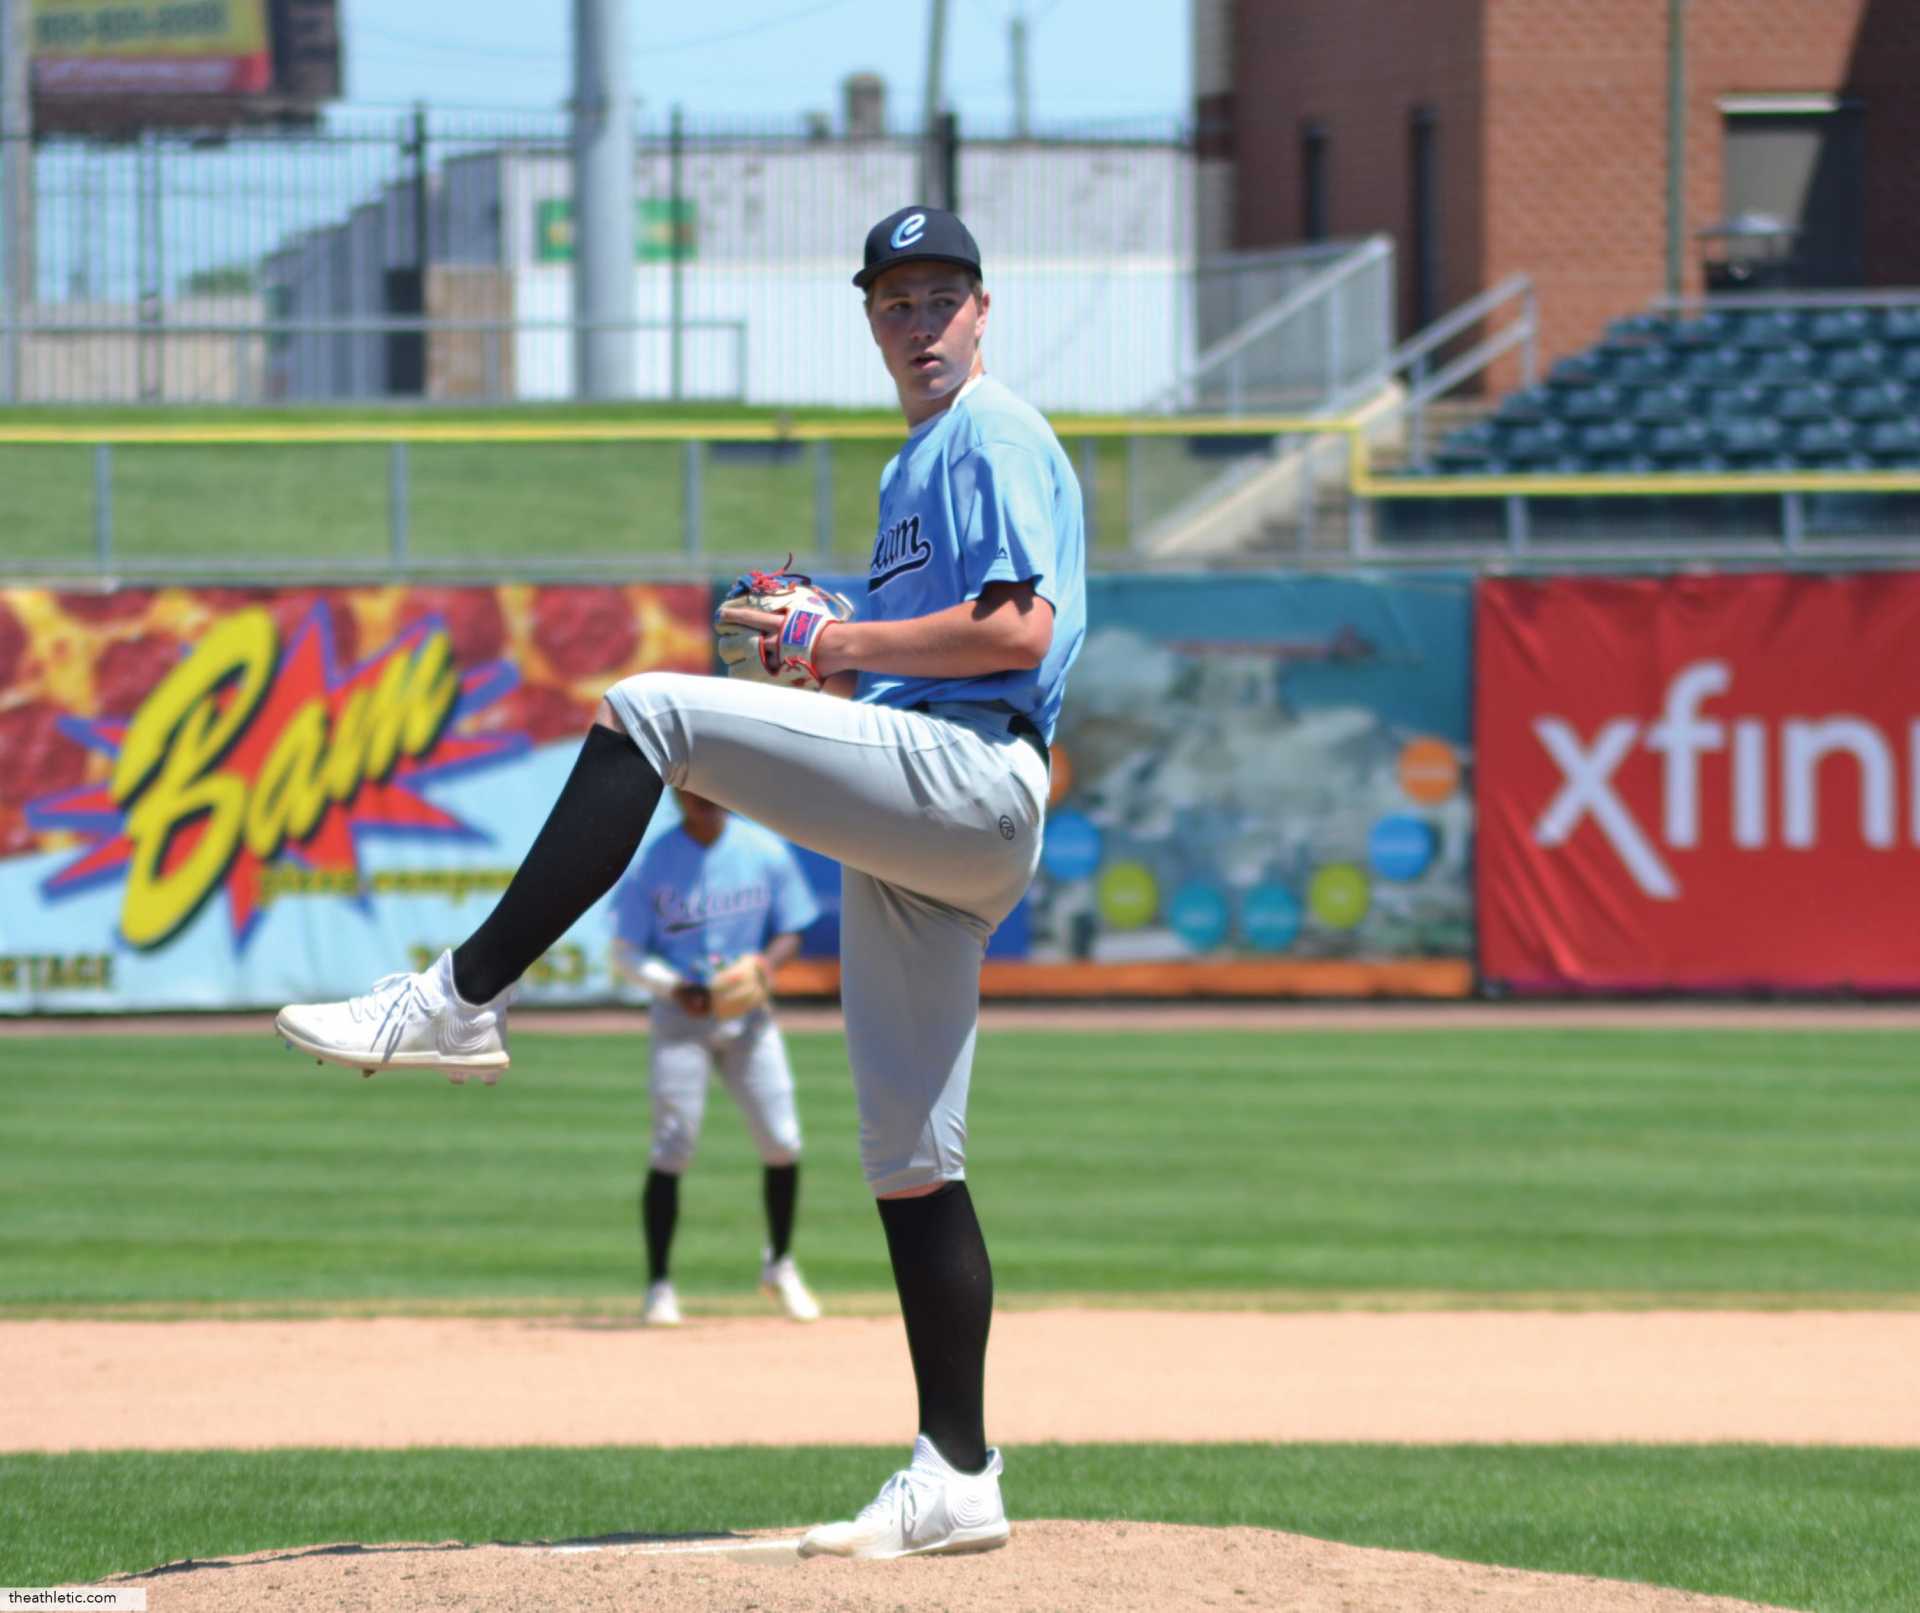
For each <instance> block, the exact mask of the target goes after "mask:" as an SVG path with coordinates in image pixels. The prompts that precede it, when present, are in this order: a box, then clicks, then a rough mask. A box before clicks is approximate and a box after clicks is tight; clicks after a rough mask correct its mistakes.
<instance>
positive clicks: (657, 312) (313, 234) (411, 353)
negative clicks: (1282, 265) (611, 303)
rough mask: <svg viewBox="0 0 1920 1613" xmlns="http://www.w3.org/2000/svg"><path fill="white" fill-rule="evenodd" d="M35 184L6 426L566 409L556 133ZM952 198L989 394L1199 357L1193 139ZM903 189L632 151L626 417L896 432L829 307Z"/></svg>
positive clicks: (379, 133)
mask: <svg viewBox="0 0 1920 1613" xmlns="http://www.w3.org/2000/svg"><path fill="white" fill-rule="evenodd" d="M29 166H30V170H31V190H32V200H31V205H30V207H29V209H28V213H27V218H28V223H27V226H26V228H27V229H28V231H29V232H30V235H31V240H30V242H29V243H28V246H27V252H26V256H27V257H28V258H29V259H30V260H31V269H30V271H29V272H28V273H27V274H26V275H25V276H23V278H24V279H25V280H26V281H27V286H26V288H25V289H26V294H25V295H23V296H22V297H21V298H20V299H19V301H18V303H17V306H16V307H15V308H14V309H13V310H12V311H11V312H12V317H11V318H10V319H6V320H5V322H4V325H3V326H0V340H4V342H5V353H4V363H0V395H3V396H4V397H5V399H7V400H9V401H13V402H19V403H42V404H108V403H149V404H152V403H173V404H181V403H200V404H253V403H260V402H309V401H310V402H336V401H353V400H359V401H367V400H379V399H402V400H408V399H410V400H433V401H443V402H462V401H465V402H474V403H489V404H491V403H502V402H514V401H540V400H551V399H560V398H567V397H570V396H572V395H573V392H574V378H573V341H572V333H573V330H574V328H575V327H574V310H573V306H572V296H573V286H572V279H573V276H572V245H573V241H572V196H571V189H572V170H571V163H570V156H569V147H568V130H567V124H566V119H565V117H564V115H563V114H560V113H555V114H525V113H522V114H514V115H508V114H483V113H474V112H443V111H434V112H428V111H425V110H419V111H415V110H381V109H353V108H345V109H337V110H336V111H335V112H334V113H332V114H331V115H330V116H329V117H328V118H327V120H326V122H325V123H324V124H323V125H322V126H321V127H319V128H316V129H305V130H287V131H247V132H244V133H235V134H233V135H231V136H220V137H207V136H202V137H199V138H189V137H187V136H185V135H181V134H175V133H161V132H155V133H149V134H147V135H145V136H143V137H142V138H141V139H140V140H138V141H137V142H134V143H129V144H117V145H116V144H104V143H98V142H81V141H75V140H65V139H57V138H49V139H46V140H43V141H41V142H39V143H38V144H37V145H36V146H35V147H34V149H33V154H32V160H31V163H30V165H29ZM951 169H952V173H953V175H954V182H955V184H956V187H957V190H958V195H957V198H956V200H957V203H958V207H959V209H960V211H961V212H962V213H963V214H964V216H965V217H966V218H967V220H968V223H969V225H970V226H971V227H972V229H973V231H974V233H975V235H976V237H977V238H978V239H979V240H980V242H981V244H982V248H983V254H984V257H985V266H986V272H987V283H988V289H989V291H990V292H991V293H992V294H993V300H994V301H993V312H992V327H991V330H990V335H989V352H990V355H991V358H992V362H993V364H994V367H995V370H996V373H998V374H1000V375H1001V376H1002V377H1003V378H1005V379H1006V380H1007V381H1008V382H1009V383H1010V384H1012V385H1013V386H1014V387H1015V388H1016V389H1018V390H1020V391H1022V392H1023V393H1024V394H1025V395H1027V396H1029V397H1030V398H1032V399H1033V401H1034V402H1036V403H1037V404H1039V405H1040V406H1042V407H1046V408H1067V409H1079V410H1102V411H1125V410H1131V409H1139V408H1142V407H1146V406H1148V405H1149V404H1151V403H1153V402H1155V401H1156V400H1160V399H1162V398H1164V397H1165V396H1167V395H1168V394H1169V393H1170V392H1171V391H1172V390H1173V389H1174V388H1175V386H1176V384H1177V382H1178V380H1179V378H1180V377H1181V375H1182V374H1183V373H1184V371H1185V369H1186V368H1187V367H1188V366H1189V365H1190V364H1191V362H1192V360H1193V358H1194V357H1195V356H1196V355H1197V354H1198V353H1199V352H1200V351H1201V349H1202V347H1204V346H1205V345H1206V343H1207V341H1209V340H1211V339H1212V336H1211V335H1209V334H1207V333H1205V332H1203V331H1202V330H1201V323H1202V321H1201V320H1200V318H1199V317H1198V308H1197V297H1198V296H1199V295H1200V292H1198V291H1197V289H1196V288H1197V287H1199V286H1201V285H1202V282H1201V281H1199V280H1197V279H1196V275H1197V271H1198V269H1199V264H1198V262H1197V254H1196V247H1195V238H1194V229H1193V206H1192V189H1193V152H1192V147H1191V142H1190V140H1189V138H1188V136H1187V134H1186V132H1185V131H1183V130H1180V129H1177V128H1172V127H1158V128H1138V127H1136V128H1130V129H1114V128H1111V127H1108V128H1102V129H1095V130H1081V131H1075V130H1059V131H1052V132H1049V133H1048V134H1046V135H1045V136H1043V137H1037V138H1023V139H966V138H963V139H962V140H961V141H960V142H959V144H958V147H957V149H956V150H955V151H954V152H953V153H952V158H951ZM926 171H927V162H926V147H925V143H924V142H923V141H922V140H920V139H919V138H918V137H915V136H905V135H899V134H894V133H889V132H887V131H886V130H885V129H884V128H872V129H870V130H868V129H861V128H856V127H849V128H847V129H843V130H834V129H832V128H829V127H827V126H825V125H824V123H820V122H816V123H814V124H812V125H810V126H807V127H802V128H797V129H796V128H794V127H791V126H782V127H777V128H773V127H762V128H752V127H739V126H730V127H718V126H708V125H702V124H695V123H687V124H684V125H683V124H681V123H680V122H679V120H677V119H675V120H672V121H671V122H656V123H654V124H652V125H649V126H646V127H643V128H642V129H641V131H640V132H639V134H638V135H637V138H636V142H635V158H634V188H633V195H634V209H635V218H634V224H635V231H634V233H635V265H634V273H635V293H636V295H635V309H636V315H635V320H634V323H633V326H632V331H631V334H632V343H631V351H632V358H631V371H632V384H631V386H630V388H628V389H627V390H628V394H629V396H631V397H632V398H635V399H648V400H655V399H657V400H665V401H681V402H688V401H693V402H697V401H699V400H738V401H744V402H750V403H757V404H770V405H780V406H792V405H819V406H838V407H854V408H858V407H866V406H873V407H889V406H890V405H891V403H892V395H891V392H890V390H889V389H888V384H887V381H886V377H885V375H884V372H883V371H882V370H881V368H880V366H879V365H878V364H877V363H875V361H874V359H873V356H872V354H871V352H870V351H869V350H868V348H869V343H868V338H867V334H866V331H865V328H864V322H863V320H862V317H861V312H860V300H859V297H858V295H857V294H856V293H855V292H854V290H853V288H852V287H851V285H850V284H849V278H850V275H851V273H852V271H853V269H854V268H856V267H857V266H858V261H859V252H860V246H861V242H862V240H863V238H864V236H865V232H866V229H867V227H868V226H869V225H870V224H871V223H872V222H873V221H874V220H875V219H877V218H879V217H882V216H883V215H885V214H886V213H888V212H890V211H892V210H893V209H895V208H897V207H899V206H901V205H903V204H905V203H907V202H910V201H913V200H924V199H926V198H925V197H924V196H923V195H922V194H921V192H922V189H923V182H924V181H923V176H924V174H925V173H926ZM1263 272H1266V271H1265V270H1264V268H1263V266H1259V265H1246V266H1236V265H1226V266H1223V267H1222V269H1221V270H1220V271H1219V272H1218V273H1212V274H1210V275H1209V276H1208V277H1207V278H1206V280H1205V281H1204V294H1205V296H1206V297H1207V299H1208V301H1209V304H1210V306H1224V303H1222V301H1221V298H1222V278H1221V277H1222V275H1223V274H1224V275H1225V276H1227V278H1228V280H1229V281H1231V280H1233V279H1236V278H1242V279H1245V280H1246V283H1247V286H1248V287H1252V286H1253V285H1254V281H1255V279H1257V278H1258V275H1259V273H1263ZM1225 296H1226V300H1227V301H1229V302H1233V303H1234V304H1235V305H1236V306H1237V305H1238V304H1239V303H1241V302H1244V301H1246V295H1245V293H1244V292H1238V293H1236V292H1235V291H1234V290H1233V288H1232V286H1231V285H1228V286H1227V288H1226V291H1225Z"/></svg>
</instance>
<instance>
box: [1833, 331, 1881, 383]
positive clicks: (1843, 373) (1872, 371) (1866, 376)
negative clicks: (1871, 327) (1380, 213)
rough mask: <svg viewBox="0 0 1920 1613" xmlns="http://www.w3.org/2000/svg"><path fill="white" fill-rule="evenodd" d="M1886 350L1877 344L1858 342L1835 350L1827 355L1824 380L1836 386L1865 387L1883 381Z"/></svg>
mask: <svg viewBox="0 0 1920 1613" xmlns="http://www.w3.org/2000/svg"><path fill="white" fill-rule="evenodd" d="M1888 367H1889V366H1888V363H1887V350H1886V349H1885V348H1884V347H1882V346H1881V345H1880V344H1879V343H1878V342H1860V343H1857V344H1856V345H1854V346H1852V347H1841V348H1836V349H1834V350H1833V351H1832V352H1830V353H1829V354H1828V355H1827V359H1826V379H1827V380H1829V381H1831V382H1833V383H1834V384H1835V385H1836V386H1865V385H1866V384H1868V383H1869V382H1872V381H1881V380H1885V379H1886V376H1887V370H1888Z"/></svg>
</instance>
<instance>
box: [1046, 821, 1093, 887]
mask: <svg viewBox="0 0 1920 1613" xmlns="http://www.w3.org/2000/svg"><path fill="white" fill-rule="evenodd" d="M1040 866H1041V867H1042V868H1044V869H1046V871H1047V872H1048V873H1049V874H1050V875H1052V876H1053V878H1055V879H1085V878H1086V877H1087V875H1089V874H1090V873H1092V872H1093V871H1094V869H1096V868H1098V867H1099V866H1100V831H1099V830H1098V829H1097V828H1095V827H1094V824H1093V820H1092V819H1091V818H1089V817H1087V816H1086V814H1085V813H1082V812H1056V813H1055V814H1054V815H1053V816H1052V817H1050V818H1048V819H1047V833H1046V838H1045V839H1044V840H1042V841H1041V843H1040Z"/></svg>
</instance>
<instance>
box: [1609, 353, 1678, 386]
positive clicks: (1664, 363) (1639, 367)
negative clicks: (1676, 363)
mask: <svg viewBox="0 0 1920 1613" xmlns="http://www.w3.org/2000/svg"><path fill="white" fill-rule="evenodd" d="M1672 372H1673V356H1672V355H1671V354H1670V353H1668V352H1667V350H1666V349H1665V348H1662V347H1647V348H1642V349H1640V350H1639V351H1637V352H1630V353H1622V354H1621V355H1620V356H1619V358H1618V359H1616V360H1615V361H1614V364H1613V374H1612V376H1611V377H1610V379H1611V380H1612V381H1613V382H1614V383H1615V385H1617V386H1658V385H1659V384H1660V383H1661V382H1662V381H1664V380H1666V379H1667V377H1668V376H1669V375H1670V374H1672Z"/></svg>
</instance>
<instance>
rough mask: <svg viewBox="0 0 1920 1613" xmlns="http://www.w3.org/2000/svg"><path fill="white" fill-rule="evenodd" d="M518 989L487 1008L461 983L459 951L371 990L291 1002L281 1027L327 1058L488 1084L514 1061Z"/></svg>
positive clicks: (296, 1042) (278, 1021)
mask: <svg viewBox="0 0 1920 1613" xmlns="http://www.w3.org/2000/svg"><path fill="white" fill-rule="evenodd" d="M512 996H513V989H512V988H511V987H509V988H508V989H507V990H505V991H503V992H501V993H500V995H499V996H498V997H496V998H494V999H493V1001H492V1002H490V1003H486V1004H484V1005H482V1006H481V1007H478V1008H476V1007H474V1006H473V1005H472V1004H470V1003H464V1002H462V1001H461V1000H460V996H459V993H458V992H456V991H455V990H454V989H453V954H452V953H451V952H443V953H441V954H440V956H439V958H438V960H436V962H435V963H434V965H433V967H432V968H431V969H429V970H427V971H426V972H425V973H424V974H417V975H388V976H386V978H385V979H383V980H379V981H376V982H375V983H374V988H373V990H372V991H370V992H368V993H367V994H366V995H365V996H364V997H349V998H348V999H347V1000H346V1001H345V1002H338V1003H296V1004H294V1005H293V1006H292V1007H290V1008H283V1009H281V1010H280V1012H279V1014H278V1015H277V1016H276V1017H275V1019H274V1022H273V1024H274V1029H275V1030H277V1031H278V1032H279V1033H280V1035H281V1036H282V1037H283V1038H284V1039H285V1040H286V1041H287V1042H288V1043H289V1044H291V1045H292V1046H294V1047H297V1048H299V1049H300V1051H301V1052H303V1053H308V1054H311V1055H312V1056H313V1058H314V1059H315V1060H317V1061H319V1062H321V1063H324V1064H344V1065H346V1066H347V1067H348V1068H349V1069H354V1070H359V1071H361V1072H362V1073H364V1074H366V1075H372V1074H373V1073H374V1071H376V1070H438V1071H440V1072H441V1073H442V1074H443V1075H445V1076H446V1078H447V1079H448V1080H449V1081H451V1082H453V1084H454V1085H455V1086H458V1085H460V1084H461V1083H462V1082H463V1081H465V1080H466V1079H467V1077H468V1076H470V1075H477V1076H479V1077H480V1079H481V1080H482V1081H484V1082H485V1083H486V1084H487V1085H488V1086H492V1085H493V1083H494V1082H495V1081H497V1080H499V1079H500V1072H501V1071H502V1070H504V1069H505V1068H506V1067H507V1062H508V1060H507V1004H508V1002H509V1001H510V1000H511V999H512Z"/></svg>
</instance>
